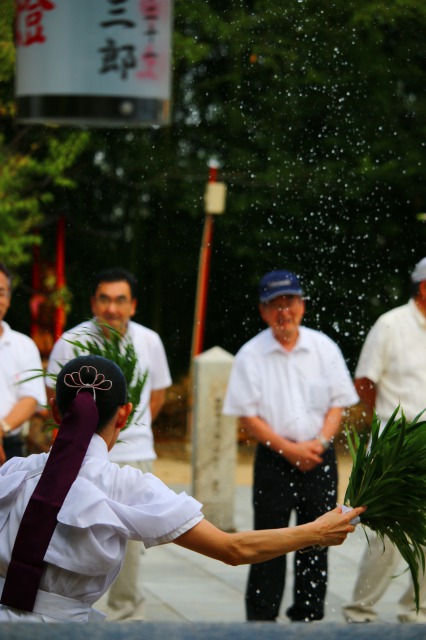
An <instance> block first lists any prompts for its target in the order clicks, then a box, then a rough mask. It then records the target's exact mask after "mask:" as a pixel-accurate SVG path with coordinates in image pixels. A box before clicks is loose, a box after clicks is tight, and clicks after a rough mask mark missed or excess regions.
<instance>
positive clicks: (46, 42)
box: [15, 0, 173, 126]
mask: <svg viewBox="0 0 426 640" xmlns="http://www.w3.org/2000/svg"><path fill="white" fill-rule="evenodd" d="M172 1H173V0H16V65H17V67H16V86H15V94H16V101H17V109H18V116H17V119H18V121H20V122H28V123H56V124H65V125H74V124H81V125H89V126H90V125H91V126H125V125H128V126H146V125H162V124H167V123H168V121H169V116H170V91H171V32H172Z"/></svg>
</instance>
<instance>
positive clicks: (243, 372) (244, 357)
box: [223, 351, 261, 416]
mask: <svg viewBox="0 0 426 640" xmlns="http://www.w3.org/2000/svg"><path fill="white" fill-rule="evenodd" d="M260 395H261V386H260V381H259V370H258V367H257V366H256V359H255V358H254V357H253V356H251V357H250V355H248V354H247V353H245V352H241V351H240V352H239V353H237V355H236V356H235V359H234V363H233V366H232V370H231V375H230V378H229V382H228V388H227V391H226V396H225V400H224V404H223V413H224V414H225V415H228V416H257V415H259V402H258V401H259V399H260Z"/></svg>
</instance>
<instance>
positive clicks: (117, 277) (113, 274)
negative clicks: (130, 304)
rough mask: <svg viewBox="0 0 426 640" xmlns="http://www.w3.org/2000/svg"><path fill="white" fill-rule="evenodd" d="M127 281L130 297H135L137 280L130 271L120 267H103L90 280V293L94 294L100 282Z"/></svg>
mask: <svg viewBox="0 0 426 640" xmlns="http://www.w3.org/2000/svg"><path fill="white" fill-rule="evenodd" d="M123 281H124V282H127V284H128V285H129V287H130V293H131V295H132V298H133V299H134V298H136V297H137V289H138V282H137V280H136V278H135V276H134V275H133V273H130V271H127V270H126V269H122V268H121V267H114V268H112V269H104V270H103V271H100V272H99V273H97V274H96V275H95V277H94V278H93V280H92V295H96V290H97V288H98V287H99V285H100V284H101V283H102V282H123Z"/></svg>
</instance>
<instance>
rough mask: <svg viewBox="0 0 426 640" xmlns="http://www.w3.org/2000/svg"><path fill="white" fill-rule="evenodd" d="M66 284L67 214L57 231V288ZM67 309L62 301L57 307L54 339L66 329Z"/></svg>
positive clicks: (61, 218)
mask: <svg viewBox="0 0 426 640" xmlns="http://www.w3.org/2000/svg"><path fill="white" fill-rule="evenodd" d="M64 286H65V216H61V217H60V218H59V220H58V228H57V231H56V289H61V288H62V287H64ZM64 325H65V309H64V305H63V303H62V302H60V303H59V304H58V306H57V307H56V309H55V328H54V339H55V342H56V340H58V339H59V338H60V337H61V335H62V333H63V330H64Z"/></svg>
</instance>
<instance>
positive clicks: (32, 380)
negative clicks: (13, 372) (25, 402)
mask: <svg viewBox="0 0 426 640" xmlns="http://www.w3.org/2000/svg"><path fill="white" fill-rule="evenodd" d="M42 373H43V366H42V363H41V358H40V353H39V350H38V349H37V346H36V344H35V343H34V342H33V341H32V340H30V339H28V340H27V341H26V344H25V364H24V363H23V364H22V369H21V371H20V372H19V374H18V380H17V381H16V382H17V384H16V395H17V397H18V398H19V399H21V398H27V397H30V398H34V399H35V400H36V401H37V404H39V405H45V404H46V402H47V400H46V392H45V389H44V378H43V375H42Z"/></svg>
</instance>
